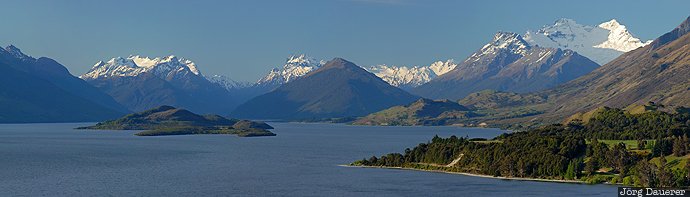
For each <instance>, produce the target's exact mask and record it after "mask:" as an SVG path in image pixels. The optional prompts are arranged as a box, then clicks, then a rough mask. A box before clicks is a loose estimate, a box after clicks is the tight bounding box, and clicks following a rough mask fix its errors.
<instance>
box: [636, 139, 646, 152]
mask: <svg viewBox="0 0 690 197" xmlns="http://www.w3.org/2000/svg"><path fill="white" fill-rule="evenodd" d="M645 147H647V141H645V140H644V139H642V138H640V139H638V140H637V150H644V149H645Z"/></svg>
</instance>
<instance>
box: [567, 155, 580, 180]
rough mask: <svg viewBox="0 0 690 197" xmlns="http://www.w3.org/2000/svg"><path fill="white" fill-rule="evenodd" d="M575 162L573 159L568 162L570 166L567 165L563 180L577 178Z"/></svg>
mask: <svg viewBox="0 0 690 197" xmlns="http://www.w3.org/2000/svg"><path fill="white" fill-rule="evenodd" d="M577 165H578V164H577V161H576V160H575V159H573V160H570V164H568V169H567V170H566V171H565V175H564V176H563V178H565V179H568V180H574V179H576V178H577Z"/></svg>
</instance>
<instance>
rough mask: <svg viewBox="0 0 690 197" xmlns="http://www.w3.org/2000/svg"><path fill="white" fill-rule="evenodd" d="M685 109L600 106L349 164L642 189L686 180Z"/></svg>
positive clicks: (689, 170)
mask: <svg viewBox="0 0 690 197" xmlns="http://www.w3.org/2000/svg"><path fill="white" fill-rule="evenodd" d="M688 126H690V111H689V110H688V109H687V108H682V107H680V108H676V109H675V110H674V111H672V112H662V111H660V110H656V109H651V110H646V111H644V112H640V113H630V112H627V111H624V110H621V109H615V108H599V109H597V110H595V111H593V112H591V113H588V114H587V119H585V120H584V121H583V120H581V119H571V120H570V121H569V122H567V123H565V124H554V125H548V126H543V127H540V128H536V129H530V130H526V131H520V132H514V133H506V134H502V135H500V136H498V137H495V138H494V139H490V140H487V139H468V138H464V137H456V136H451V137H449V138H441V137H438V136H435V137H434V138H433V139H432V140H431V141H429V142H427V143H421V144H419V145H418V146H416V147H413V148H412V149H410V148H408V149H405V151H404V152H403V153H390V154H387V155H383V156H380V157H375V156H373V157H371V158H369V159H362V160H359V161H355V162H353V163H351V164H350V165H352V166H363V167H385V168H405V169H418V170H433V171H444V172H459V173H469V174H476V175H488V176H493V177H503V178H516V179H542V180H553V181H569V182H584V183H591V184H596V183H610V184H623V185H634V186H645V187H687V186H688V185H690V162H688V157H690V155H689V153H690V152H689V151H690V148H689V146H688V143H689V142H688V136H689V135H690V129H689V127H688Z"/></svg>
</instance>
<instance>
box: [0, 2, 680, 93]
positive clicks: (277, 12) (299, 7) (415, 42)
mask: <svg viewBox="0 0 690 197" xmlns="http://www.w3.org/2000/svg"><path fill="white" fill-rule="evenodd" d="M561 2H564V3H561ZM689 7H690V1H687V0H684V1H680V0H679V1H671V0H663V1H636V0H626V1H600V0H596V1H537V0H535V1H487V0H483V1H434V0H426V1H417V0H313V1H309V0H280V1H279V0H277V1H261V0H253V1H242V0H229V1H220V0H218V1H202V0H195V1H174V0H168V1H128V0H123V1H105V0H104V1H91V0H83V1H81V0H80V1H78V0H61V1H53V0H45V1H32V0H21V1H20V0H9V1H3V3H2V6H0V18H1V19H0V32H1V33H0V44H1V45H3V46H4V45H9V44H14V45H16V46H17V47H19V48H21V49H22V50H23V51H24V52H25V53H28V54H29V55H32V56H35V57H39V56H47V57H51V58H54V59H56V60H58V61H59V62H61V63H63V64H64V65H65V66H67V68H68V69H69V70H70V71H71V72H72V74H75V75H80V74H82V73H84V72H86V71H87V70H88V69H89V68H90V67H91V66H92V65H93V64H94V63H95V62H97V61H99V60H107V59H109V58H110V57H114V56H128V55H130V54H140V55H144V56H152V57H153V56H163V55H168V54H174V55H177V56H180V57H186V58H188V59H191V60H193V61H195V62H196V63H197V65H198V66H199V69H200V70H201V72H202V73H204V74H207V75H208V74H224V75H228V76H230V77H232V78H234V79H236V80H241V81H255V80H257V79H258V78H259V77H260V76H262V75H264V74H265V73H266V72H268V70H269V69H270V68H273V67H277V66H280V65H282V63H283V62H284V61H285V58H286V57H287V56H289V55H291V54H297V53H306V54H308V55H310V56H313V57H316V58H318V59H331V58H333V57H343V58H346V59H348V60H350V61H353V62H355V63H356V64H358V65H364V66H367V65H375V64H389V65H426V64H430V63H431V62H433V61H437V60H446V59H451V58H452V59H456V61H461V60H463V59H465V58H466V57H467V56H468V55H469V54H470V53H472V52H473V51H475V50H477V49H478V48H480V47H481V46H482V45H484V44H485V43H486V42H488V41H489V40H490V39H491V37H492V36H493V34H494V33H495V32H496V31H513V32H517V33H524V32H525V31H526V30H529V29H532V30H534V29H538V28H540V27H541V26H543V25H546V24H551V23H553V21H555V20H556V19H558V18H572V19H574V20H576V21H578V23H581V24H588V25H596V24H599V23H601V22H604V21H608V20H610V19H612V18H615V19H618V20H619V22H621V23H623V24H624V25H626V26H627V27H628V29H629V30H630V31H631V32H632V33H633V34H634V35H635V36H637V37H640V38H642V39H643V40H647V39H653V38H656V37H658V36H659V35H661V34H663V33H665V32H668V31H669V30H671V29H673V28H674V27H676V26H677V25H678V24H679V23H680V22H681V21H682V20H684V19H685V18H686V17H688V15H690V12H688V8H689Z"/></svg>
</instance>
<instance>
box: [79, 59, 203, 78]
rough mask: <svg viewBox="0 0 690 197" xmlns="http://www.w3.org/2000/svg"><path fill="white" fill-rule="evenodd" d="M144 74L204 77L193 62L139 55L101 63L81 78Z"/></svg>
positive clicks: (168, 76) (166, 76)
mask: <svg viewBox="0 0 690 197" xmlns="http://www.w3.org/2000/svg"><path fill="white" fill-rule="evenodd" d="M142 73H153V74H155V75H156V76H158V77H161V78H163V79H170V78H179V77H184V76H186V75H196V76H203V75H202V74H201V73H200V72H199V69H198V68H197V67H196V64H194V62H192V61H191V60H187V59H184V58H178V57H175V56H174V55H170V56H166V57H156V58H153V59H151V58H149V57H142V56H138V55H133V56H129V57H127V58H123V57H116V58H112V59H110V60H108V61H107V62H103V61H99V62H98V63H96V64H95V65H93V67H92V68H91V70H89V71H88V72H86V73H85V74H83V75H81V76H79V77H80V78H82V79H99V78H112V77H125V76H138V75H140V74H142Z"/></svg>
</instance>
